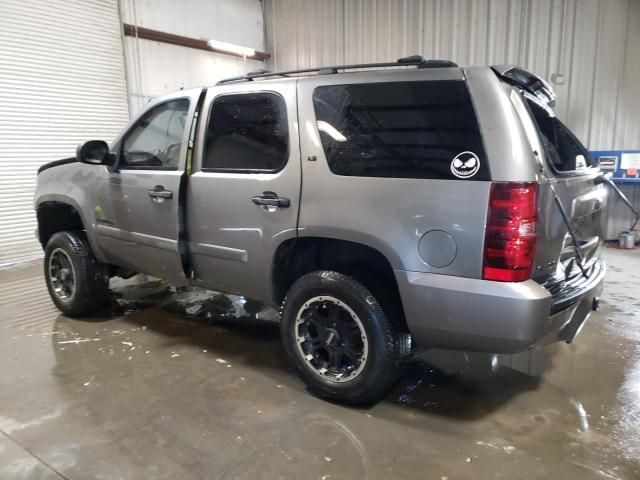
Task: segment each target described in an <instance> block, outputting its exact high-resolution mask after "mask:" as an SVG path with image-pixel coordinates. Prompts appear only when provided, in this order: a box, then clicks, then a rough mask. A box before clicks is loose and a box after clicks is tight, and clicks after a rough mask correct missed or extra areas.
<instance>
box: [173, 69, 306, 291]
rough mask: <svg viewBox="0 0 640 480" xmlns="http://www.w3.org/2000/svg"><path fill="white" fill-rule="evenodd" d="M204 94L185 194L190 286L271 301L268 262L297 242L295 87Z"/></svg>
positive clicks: (272, 85) (246, 86) (282, 84)
mask: <svg viewBox="0 0 640 480" xmlns="http://www.w3.org/2000/svg"><path fill="white" fill-rule="evenodd" d="M240 87H241V88H238V85H233V84H231V85H226V86H220V87H216V88H214V89H209V90H208V91H207V98H206V100H205V103H204V106H203V109H202V112H203V118H204V120H205V121H203V122H201V123H200V126H199V129H198V141H197V146H196V155H195V156H194V170H193V171H194V173H193V174H192V175H191V176H190V177H189V189H188V191H187V195H186V196H187V233H188V238H189V251H190V254H191V262H192V266H193V271H194V277H195V278H194V279H193V281H194V283H196V284H201V285H202V286H205V287H207V288H211V289H214V290H220V291H224V292H229V293H238V294H242V295H246V296H248V297H251V298H255V299H257V300H262V301H269V300H270V289H269V286H270V284H271V268H272V262H273V255H274V252H275V251H276V249H277V247H278V245H280V244H281V243H282V242H283V241H286V240H287V239H290V238H293V237H295V236H296V227H297V219H298V204H299V197H300V150H299V146H298V134H297V112H296V90H295V83H293V82H291V81H287V82H269V84H268V86H266V85H262V84H260V83H258V82H256V84H255V85H252V84H249V83H242V84H240Z"/></svg>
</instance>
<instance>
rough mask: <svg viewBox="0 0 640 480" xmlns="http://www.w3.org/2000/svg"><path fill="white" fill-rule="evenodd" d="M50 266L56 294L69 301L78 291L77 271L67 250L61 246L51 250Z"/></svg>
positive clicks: (52, 286) (60, 298)
mask: <svg viewBox="0 0 640 480" xmlns="http://www.w3.org/2000/svg"><path fill="white" fill-rule="evenodd" d="M48 268H49V281H50V282H51V288H52V289H53V293H54V295H55V296H56V297H57V298H58V299H59V300H61V301H63V302H69V301H70V300H71V298H72V297H73V294H74V293H75V291H76V272H75V270H74V269H73V263H71V258H70V257H69V255H68V254H67V252H65V251H64V250H62V249H61V248H56V249H55V250H54V251H53V252H51V255H50V256H49V265H48Z"/></svg>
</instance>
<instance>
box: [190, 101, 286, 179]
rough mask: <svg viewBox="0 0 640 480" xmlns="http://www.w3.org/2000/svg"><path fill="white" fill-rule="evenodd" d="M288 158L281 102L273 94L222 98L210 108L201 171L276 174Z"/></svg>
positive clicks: (283, 110) (283, 106) (283, 111)
mask: <svg viewBox="0 0 640 480" xmlns="http://www.w3.org/2000/svg"><path fill="white" fill-rule="evenodd" d="M288 157H289V129H288V126H287V111H286V105H285V103H284V99H283V98H282V97H281V96H280V95H277V94H275V93H267V92H259V93H242V94H231V95H221V96H219V97H217V98H216V99H215V100H214V102H213V105H212V109H211V114H210V115H209V125H208V127H207V135H206V139H205V154H204V158H203V162H202V169H203V170H204V171H207V170H208V171H235V172H247V173H251V172H276V171H278V170H280V169H282V168H283V167H284V165H285V164H286V163H287V159H288Z"/></svg>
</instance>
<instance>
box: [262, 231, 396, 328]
mask: <svg viewBox="0 0 640 480" xmlns="http://www.w3.org/2000/svg"><path fill="white" fill-rule="evenodd" d="M315 270H332V271H337V272H340V273H343V274H346V275H349V276H352V277H353V278H355V279H356V280H358V281H359V282H360V283H362V284H363V285H364V286H365V287H367V289H369V291H371V293H373V294H374V296H375V297H376V298H377V299H378V301H380V302H381V303H382V304H383V305H384V306H385V307H386V309H387V310H389V309H391V310H392V311H390V312H389V315H390V316H392V317H394V318H395V320H396V321H397V322H398V324H399V326H401V327H402V328H403V330H405V331H408V329H407V328H406V321H405V317H404V309H403V307H402V300H401V297H400V291H399V287H398V283H397V281H396V277H395V274H394V271H393V267H392V263H391V261H390V260H389V259H388V258H387V256H386V255H384V254H383V253H382V252H381V251H380V250H378V249H377V248H374V247H373V246H371V245H367V244H364V243H359V242H353V241H349V240H343V239H340V238H333V237H325V236H305V237H295V238H291V239H287V240H285V241H283V242H282V243H280V244H279V246H278V248H277V249H276V251H275V254H274V256H273V261H272V268H271V285H272V291H271V299H272V302H273V303H274V304H275V305H279V304H280V303H281V302H282V301H283V300H284V297H285V295H286V293H287V291H288V290H289V288H290V287H291V285H293V283H294V282H295V281H296V280H297V279H298V278H300V277H301V276H303V275H305V274H307V273H310V272H312V271H315Z"/></svg>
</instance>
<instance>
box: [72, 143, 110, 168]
mask: <svg viewBox="0 0 640 480" xmlns="http://www.w3.org/2000/svg"><path fill="white" fill-rule="evenodd" d="M76 159H77V160H78V161H79V162H82V163H88V164H91V165H113V161H114V155H113V154H111V153H109V145H107V142H104V141H102V140H89V141H88V142H84V143H81V144H80V145H78V148H77V149H76Z"/></svg>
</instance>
